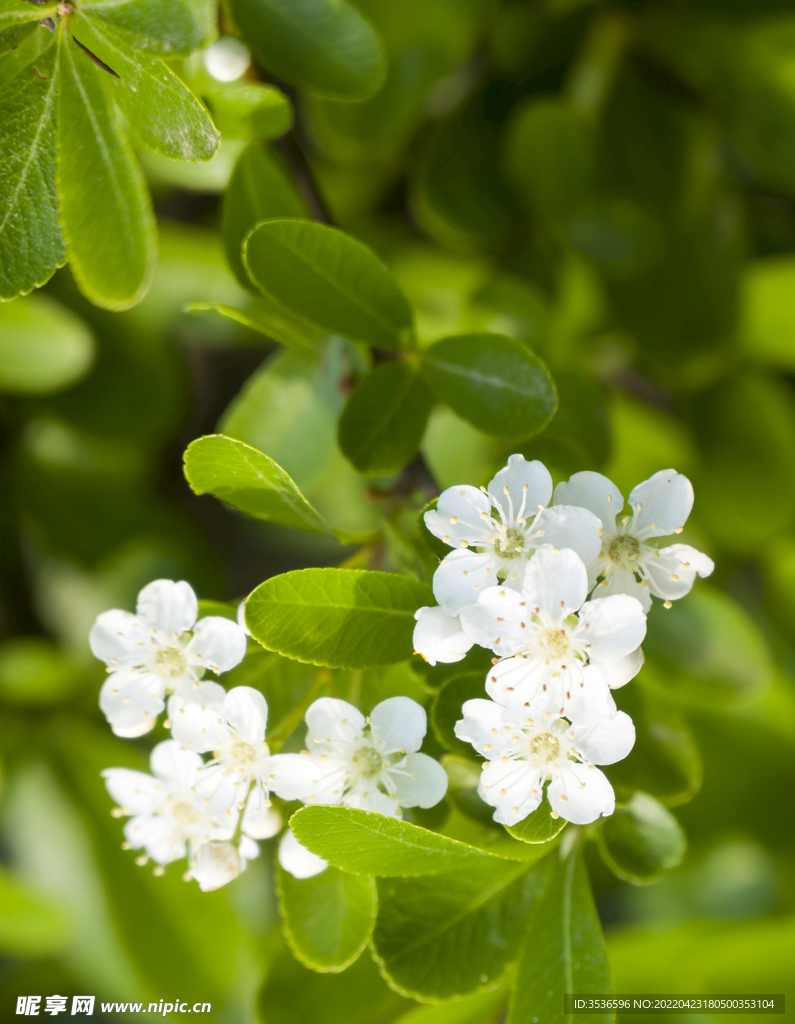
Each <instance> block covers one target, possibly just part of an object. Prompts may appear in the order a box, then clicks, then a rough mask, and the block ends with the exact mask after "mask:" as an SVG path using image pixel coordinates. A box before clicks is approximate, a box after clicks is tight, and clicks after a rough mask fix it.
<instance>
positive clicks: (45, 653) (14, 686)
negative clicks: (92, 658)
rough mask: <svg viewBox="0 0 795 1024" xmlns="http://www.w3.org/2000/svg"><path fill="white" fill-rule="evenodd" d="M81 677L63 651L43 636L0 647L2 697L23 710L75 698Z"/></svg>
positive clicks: (23, 639) (19, 637) (0, 688)
mask: <svg viewBox="0 0 795 1024" xmlns="http://www.w3.org/2000/svg"><path fill="white" fill-rule="evenodd" d="M80 679H81V675H80V672H79V670H78V669H77V668H76V667H75V665H74V664H73V663H72V662H71V661H70V660H69V658H67V656H66V655H65V654H64V653H63V651H62V650H61V649H60V648H59V647H57V646H56V645H55V644H54V643H53V642H52V641H51V640H47V639H45V638H44V637H39V636H29V637H26V636H16V637H12V638H11V639H9V640H6V641H5V642H4V643H3V644H2V645H0V696H2V699H3V701H5V702H7V703H8V704H12V705H19V706H22V707H25V706H28V707H46V706H48V705H52V704H58V703H59V702H61V701H63V700H64V699H66V698H68V697H71V696H72V694H73V693H74V691H75V690H76V689H77V686H78V684H79V682H80Z"/></svg>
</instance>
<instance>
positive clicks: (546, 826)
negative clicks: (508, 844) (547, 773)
mask: <svg viewBox="0 0 795 1024" xmlns="http://www.w3.org/2000/svg"><path fill="white" fill-rule="evenodd" d="M567 824H568V822H567V821H565V820H564V819H563V818H554V817H553V816H552V808H551V807H550V806H549V801H548V800H547V796H546V793H544V799H543V800H542V801H541V803H540V804H539V806H538V807H537V808H536V809H535V810H534V811H533V813H532V814H528V815H527V817H526V818H523V819H522V820H521V821H520V822H519V823H518V824H517V825H506V828H507V829H508V831H509V832H510V833H511V835H512V836H513V837H514V839H521V841H522V842H523V843H548V842H550V841H551V840H552V839H554V838H555V837H556V836H558V835H559V834H560V833H561V832H562V831H563V829H564V828H565V827H566V825H567Z"/></svg>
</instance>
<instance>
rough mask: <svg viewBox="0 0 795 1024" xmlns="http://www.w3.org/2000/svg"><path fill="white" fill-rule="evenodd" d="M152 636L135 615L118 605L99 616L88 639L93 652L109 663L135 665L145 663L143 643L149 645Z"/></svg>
mask: <svg viewBox="0 0 795 1024" xmlns="http://www.w3.org/2000/svg"><path fill="white" fill-rule="evenodd" d="M150 636H151V632H150V630H147V629H145V628H144V626H143V625H141V623H140V622H138V620H137V619H136V617H135V616H134V615H132V614H131V613H130V612H123V611H121V610H119V609H118V608H114V609H112V610H111V611H109V612H103V613H102V614H101V615H99V616H98V617H97V621H96V622H95V623H94V625H93V626H92V628H91V633H90V634H89V637H88V642H89V644H90V645H91V652H92V654H94V656H95V657H97V658H99V659H100V660H101V661H104V662H105V663H106V664H108V665H116V664H118V665H119V666H122V667H125V666H126V667H132V666H133V665H140V664H141V661H142V657H143V656H144V655H143V654H142V647H141V645H144V648H146V647H148V646H149V638H150Z"/></svg>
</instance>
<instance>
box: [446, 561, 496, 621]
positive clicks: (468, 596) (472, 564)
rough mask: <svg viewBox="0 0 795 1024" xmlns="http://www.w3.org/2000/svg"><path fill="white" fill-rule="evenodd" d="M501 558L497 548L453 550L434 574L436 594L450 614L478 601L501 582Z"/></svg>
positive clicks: (454, 613) (456, 612)
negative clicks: (499, 572)
mask: <svg viewBox="0 0 795 1024" xmlns="http://www.w3.org/2000/svg"><path fill="white" fill-rule="evenodd" d="M499 567H500V560H499V559H498V558H497V557H496V555H495V554H494V552H493V551H492V552H488V553H483V554H478V553H477V552H475V551H467V550H460V549H459V550H458V551H451V552H450V554H449V555H448V556H447V558H445V559H444V560H443V561H442V562H440V563H439V567H438V569H437V570H436V572H435V573H434V574H433V595H434V597H435V598H436V600H437V601H438V602H439V604H440V605H442V607H443V608H444V609H445V611H447V612H448V613H449V614H450V615H458V614H459V612H460V611H461V610H462V609H463V608H466V607H467V606H468V605H473V604H475V603H476V602H477V600H478V596H479V595H480V594H482V593H483V592H484V590H486V588H487V587H495V586H497V582H498V581H497V570H498V569H499Z"/></svg>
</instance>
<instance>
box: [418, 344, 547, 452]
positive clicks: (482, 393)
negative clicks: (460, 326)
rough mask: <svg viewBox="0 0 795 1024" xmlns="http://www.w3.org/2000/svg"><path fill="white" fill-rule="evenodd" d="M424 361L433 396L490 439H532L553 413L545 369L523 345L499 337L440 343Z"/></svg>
mask: <svg viewBox="0 0 795 1024" xmlns="http://www.w3.org/2000/svg"><path fill="white" fill-rule="evenodd" d="M423 360H424V363H423V366H424V371H425V375H426V379H427V380H428V382H429V384H430V385H431V387H432V388H433V390H434V391H435V392H436V395H437V397H439V398H440V399H441V400H442V401H443V402H446V403H447V404H448V405H449V406H450V407H451V408H452V409H453V411H454V412H456V413H457V414H458V415H459V416H461V417H462V418H463V419H465V420H468V421H469V422H470V423H471V424H472V425H473V426H475V427H477V428H478V430H482V431H484V432H485V433H487V434H491V435H493V436H494V437H511V438H522V437H530V436H531V435H532V434H537V433H538V432H539V431H540V430H543V429H544V427H545V426H546V425H547V423H549V421H550V419H551V418H552V416H553V415H554V413H555V410H556V409H557V404H558V397H557V392H556V390H555V385H554V383H553V381H552V378H551V377H550V375H549V372H548V371H547V368H546V367H545V366H544V364H543V363H542V362H541V360H540V359H539V358H538V357H537V356H535V355H534V354H533V353H532V352H530V351H529V350H528V349H527V347H526V346H525V345H521V344H520V343H519V342H517V341H513V340H512V339H511V338H507V337H506V336H505V335H503V334H461V335H458V336H456V337H451V338H443V339H442V340H441V341H437V342H436V343H435V344H433V345H431V347H430V348H428V349H426V351H425V352H424V353H423Z"/></svg>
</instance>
